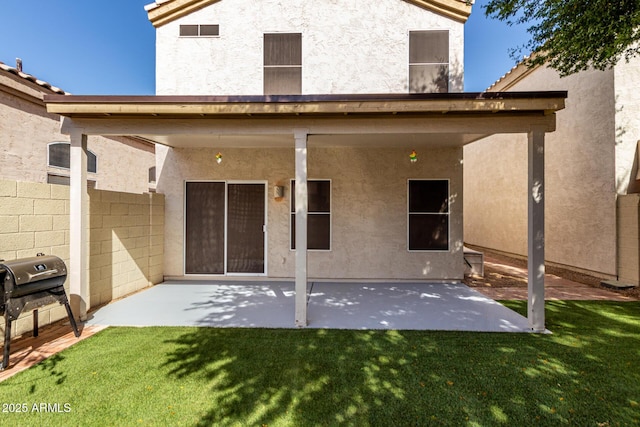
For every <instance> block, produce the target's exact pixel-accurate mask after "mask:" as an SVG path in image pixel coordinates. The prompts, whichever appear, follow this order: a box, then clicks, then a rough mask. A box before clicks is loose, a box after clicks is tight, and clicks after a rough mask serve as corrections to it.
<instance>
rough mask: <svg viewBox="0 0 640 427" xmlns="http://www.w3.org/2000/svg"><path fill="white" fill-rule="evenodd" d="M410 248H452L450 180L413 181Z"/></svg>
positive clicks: (429, 249)
mask: <svg viewBox="0 0 640 427" xmlns="http://www.w3.org/2000/svg"><path fill="white" fill-rule="evenodd" d="M408 193H409V197H408V199H409V200H408V204H409V242H408V243H409V250H412V251H446V250H449V181H447V180H410V181H409V189H408Z"/></svg>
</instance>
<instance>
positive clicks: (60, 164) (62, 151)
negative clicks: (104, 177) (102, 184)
mask: <svg viewBox="0 0 640 427" xmlns="http://www.w3.org/2000/svg"><path fill="white" fill-rule="evenodd" d="M70 148H71V144H70V143H68V142H52V143H50V144H49V147H48V160H47V165H48V166H51V167H55V168H63V169H70V168H71V151H70ZM97 171H98V158H97V157H96V155H95V154H94V153H93V152H92V151H90V150H87V172H92V173H96V172H97Z"/></svg>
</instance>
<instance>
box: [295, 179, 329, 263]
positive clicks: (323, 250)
mask: <svg viewBox="0 0 640 427" xmlns="http://www.w3.org/2000/svg"><path fill="white" fill-rule="evenodd" d="M311 181H326V182H328V183H329V212H307V218H308V217H309V215H329V249H307V250H308V251H309V252H331V251H332V250H333V181H332V180H331V179H323V178H317V179H316V178H314V179H307V183H309V182H311ZM294 182H295V179H291V180H290V181H289V190H291V189H292V188H293V183H294ZM289 194H292V192H291V191H289ZM292 201H293V196H290V197H289V208H288V209H289V251H290V252H295V251H296V249H293V248H292V246H293V243H294V242H293V233H292V230H293V225H294V222H295V219H294V218H295V217H294V215H295V214H296V213H295V206H293V210H294V211H293V212H291V203H292ZM307 228H308V225H307Z"/></svg>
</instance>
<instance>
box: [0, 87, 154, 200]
mask: <svg viewBox="0 0 640 427" xmlns="http://www.w3.org/2000/svg"><path fill="white" fill-rule="evenodd" d="M21 80H22V79H19V78H16V79H11V78H10V77H6V76H4V75H0V179H8V180H17V181H30V182H40V183H46V182H47V174H48V173H51V174H54V175H62V176H69V174H70V172H69V170H68V169H62V168H56V167H48V166H47V153H48V144H50V143H52V142H67V143H68V142H69V136H68V135H63V134H62V133H60V117H59V116H57V115H55V114H48V113H47V112H46V107H45V105H44V102H43V101H42V97H43V93H42V92H39V91H38V90H37V89H34V88H32V87H30V85H31V84H30V83H29V82H26V81H25V82H22V81H21ZM9 85H10V86H9ZM16 88H18V89H20V90H19V91H18V90H17V89H16ZM34 95H35V96H34ZM87 147H88V149H89V150H91V151H92V152H93V153H94V154H96V157H97V172H96V173H90V174H88V179H90V180H92V181H96V188H99V189H103V190H113V191H126V192H132V193H142V192H145V191H148V190H149V179H148V173H149V168H150V167H152V166H155V152H154V151H155V150H154V147H153V146H152V145H150V144H146V143H143V142H139V141H136V140H133V139H131V138H127V137H109V138H106V137H101V136H90V137H89V139H88V143H87Z"/></svg>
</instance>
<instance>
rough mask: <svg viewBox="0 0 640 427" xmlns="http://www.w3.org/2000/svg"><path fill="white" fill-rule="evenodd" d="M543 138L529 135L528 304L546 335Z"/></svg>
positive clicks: (540, 133) (534, 323)
mask: <svg viewBox="0 0 640 427" xmlns="http://www.w3.org/2000/svg"><path fill="white" fill-rule="evenodd" d="M544 137H545V131H544V130H543V129H534V130H532V131H531V132H529V134H528V139H529V169H528V193H529V194H528V220H527V222H528V226H527V228H528V243H527V245H528V257H527V259H528V275H529V277H528V304H527V318H528V320H529V327H530V328H531V330H532V331H533V332H544V330H545V313H544V274H545V264H544Z"/></svg>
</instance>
